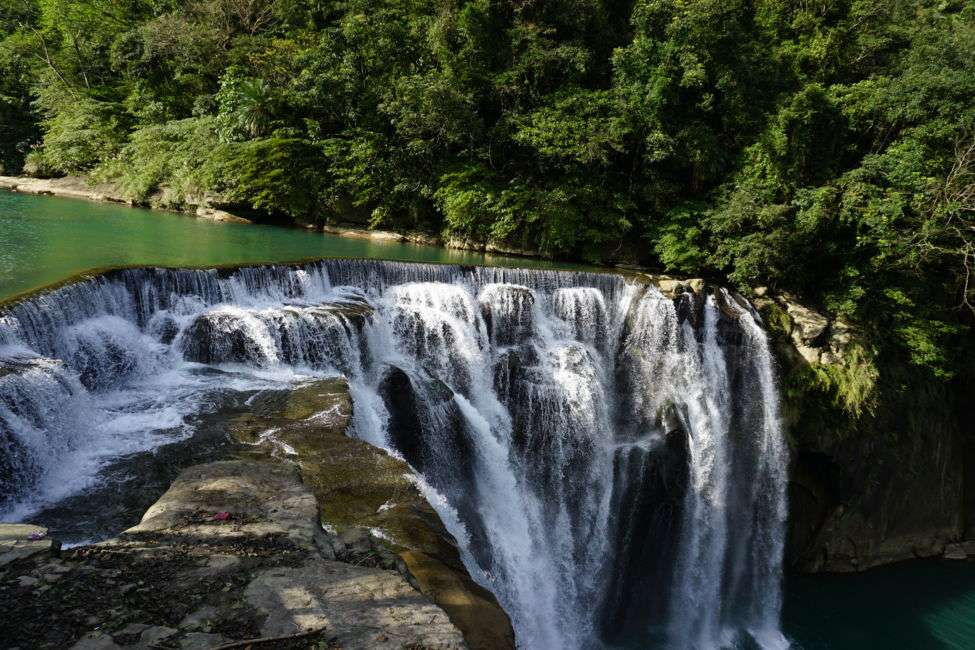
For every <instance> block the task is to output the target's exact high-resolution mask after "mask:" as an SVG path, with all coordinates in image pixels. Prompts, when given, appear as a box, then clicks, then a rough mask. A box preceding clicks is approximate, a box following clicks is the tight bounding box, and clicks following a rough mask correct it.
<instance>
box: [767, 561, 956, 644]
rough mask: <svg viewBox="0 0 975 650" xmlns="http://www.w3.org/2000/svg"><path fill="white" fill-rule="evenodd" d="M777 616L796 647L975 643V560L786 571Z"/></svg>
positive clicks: (912, 562) (913, 562)
mask: <svg viewBox="0 0 975 650" xmlns="http://www.w3.org/2000/svg"><path fill="white" fill-rule="evenodd" d="M782 619H783V621H782V623H783V628H784V631H785V633H786V635H787V636H788V637H789V638H790V639H791V640H792V641H793V642H794V644H795V645H794V646H793V647H794V648H796V649H797V650H826V649H828V650H854V649H856V650H871V649H873V648H877V649H881V648H883V649H887V648H904V649H917V650H963V649H970V648H975V562H958V561H946V560H917V561H911V562H904V563H900V564H896V565H893V566H889V567H882V568H878V569H872V570H870V571H865V572H863V573H858V574H851V575H816V576H790V577H789V578H788V580H787V581H786V598H785V611H784V612H783V616H782Z"/></svg>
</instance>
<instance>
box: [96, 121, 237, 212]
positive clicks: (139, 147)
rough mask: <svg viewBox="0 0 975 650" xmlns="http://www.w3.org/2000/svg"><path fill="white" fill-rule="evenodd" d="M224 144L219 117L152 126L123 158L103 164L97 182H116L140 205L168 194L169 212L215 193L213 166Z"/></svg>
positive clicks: (134, 138) (132, 142)
mask: <svg viewBox="0 0 975 650" xmlns="http://www.w3.org/2000/svg"><path fill="white" fill-rule="evenodd" d="M219 142H220V141H219V137H218V127H217V120H216V119H215V118H213V117H206V118H187V119H184V120H176V121H172V122H166V123H165V124H160V125H154V126H146V127H143V128H141V129H136V130H135V131H133V132H132V134H131V136H130V137H129V142H128V144H126V146H125V147H124V148H123V149H122V151H121V153H120V155H119V156H118V157H116V158H114V159H112V160H109V161H106V162H105V163H103V164H102V166H101V167H100V168H99V169H98V170H97V173H96V176H98V177H100V178H103V179H115V180H116V182H118V184H119V186H120V187H121V189H122V190H123V192H124V193H125V194H126V195H127V196H128V197H129V198H131V199H133V200H136V201H138V202H146V201H148V200H149V199H150V198H151V197H152V196H153V195H154V194H156V193H158V192H161V191H164V190H165V191H166V192H167V196H168V200H167V201H166V203H167V204H168V207H177V206H179V205H180V204H182V203H184V202H185V199H186V197H187V196H197V197H199V196H201V195H202V194H203V193H204V192H205V191H206V190H207V189H208V188H209V187H208V186H209V184H210V182H211V179H210V178H209V176H208V175H207V165H208V161H210V160H211V159H212V156H213V155H214V152H215V151H216V150H217V147H218V145H219Z"/></svg>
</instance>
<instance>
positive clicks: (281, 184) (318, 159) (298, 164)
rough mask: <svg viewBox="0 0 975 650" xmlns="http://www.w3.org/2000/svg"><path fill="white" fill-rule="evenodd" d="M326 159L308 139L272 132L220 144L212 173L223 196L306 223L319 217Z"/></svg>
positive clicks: (214, 185) (212, 165) (212, 179)
mask: <svg viewBox="0 0 975 650" xmlns="http://www.w3.org/2000/svg"><path fill="white" fill-rule="evenodd" d="M323 163H324V161H323V158H322V155H321V153H320V152H319V150H318V149H317V148H316V147H314V146H312V145H310V144H309V143H308V142H306V141H304V140H302V139H300V138H294V137H287V136H272V137H269V138H264V139H260V140H248V141H247V142H242V143H230V144H225V145H223V146H221V147H219V148H218V149H217V150H216V151H214V152H213V158H212V160H210V161H209V162H208V164H207V168H208V169H207V173H208V174H209V176H210V180H211V186H212V187H213V189H215V190H216V191H217V192H219V193H220V194H221V195H222V196H223V197H224V200H227V201H231V202H235V203H241V204H245V205H247V206H249V207H250V208H251V209H253V210H257V211H262V212H265V213H267V214H269V215H274V214H283V215H286V216H288V217H290V218H291V219H293V220H295V221H299V222H302V221H305V222H307V221H314V220H315V219H316V218H317V217H318V215H317V212H316V210H317V206H318V205H319V196H318V193H319V188H321V187H322V174H321V171H320V170H321V169H322V167H323Z"/></svg>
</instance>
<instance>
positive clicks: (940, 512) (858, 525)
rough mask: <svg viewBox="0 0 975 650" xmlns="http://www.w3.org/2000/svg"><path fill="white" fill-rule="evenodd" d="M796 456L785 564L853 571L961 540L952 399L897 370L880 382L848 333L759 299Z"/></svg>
mask: <svg viewBox="0 0 975 650" xmlns="http://www.w3.org/2000/svg"><path fill="white" fill-rule="evenodd" d="M753 304H755V306H756V307H757V308H758V309H759V311H760V313H761V314H762V317H763V318H764V320H765V322H766V325H767V327H768V329H769V332H770V335H771V336H772V337H773V341H774V344H775V349H776V352H777V356H778V359H779V366H780V379H781V384H782V389H783V390H782V394H783V402H784V404H783V406H784V408H783V415H784V417H785V419H786V424H787V426H788V431H789V435H790V442H791V446H792V466H791V468H790V483H789V498H790V508H789V542H788V546H787V562H788V564H789V565H790V566H791V568H793V569H794V570H800V571H836V572H845V571H857V570H863V569H867V568H870V567H873V566H877V565H880V564H886V563H889V562H895V561H899V560H905V559H910V558H915V557H931V556H937V555H941V554H942V553H943V552H944V551H945V548H946V545H947V544H950V543H952V542H956V541H959V540H961V539H962V538H963V537H964V536H965V519H966V517H965V505H964V495H965V481H966V476H967V474H970V473H971V469H966V466H965V463H964V462H963V458H964V456H965V453H964V452H965V436H964V435H963V427H962V420H961V418H960V416H959V411H958V405H957V404H956V402H955V392H954V391H953V389H952V388H951V387H949V386H946V385H943V384H937V383H935V382H931V381H929V380H927V379H926V378H925V377H921V376H920V375H919V373H918V372H917V371H916V370H913V369H911V368H910V367H909V366H907V365H906V364H904V363H897V362H896V361H894V362H887V363H889V364H890V365H888V366H887V367H885V368H883V371H881V370H878V363H880V362H879V361H878V360H877V359H876V358H875V353H874V352H873V351H872V349H871V348H870V344H869V341H868V340H866V337H865V336H864V335H862V334H861V333H859V332H857V330H856V329H855V328H853V327H852V326H851V325H850V324H849V323H847V322H845V321H843V320H838V319H833V318H830V317H828V316H826V315H825V314H824V313H822V312H820V311H818V310H816V309H812V308H810V307H808V306H806V305H803V304H801V303H800V302H799V301H798V300H797V299H796V297H795V296H792V295H790V294H786V293H779V294H775V293H773V292H770V291H767V290H764V289H759V290H757V291H756V293H755V296H754V297H753Z"/></svg>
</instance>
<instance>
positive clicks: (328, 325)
mask: <svg viewBox="0 0 975 650" xmlns="http://www.w3.org/2000/svg"><path fill="white" fill-rule="evenodd" d="M756 319H757V316H755V315H754V314H753V312H752V311H751V310H750V308H749V307H748V306H747V304H745V303H744V302H743V301H740V300H739V299H737V298H736V297H735V296H732V295H730V294H728V293H727V292H724V291H716V292H714V293H712V295H710V296H708V297H706V298H705V297H702V296H695V295H693V294H689V293H688V294H684V295H683V296H681V297H680V298H679V299H678V300H677V301H676V302H675V301H674V300H670V299H668V298H665V297H664V296H663V295H661V294H660V293H659V292H658V291H657V290H656V289H654V288H650V287H646V286H644V285H641V284H638V283H632V282H627V281H625V280H624V279H622V278H621V277H618V276H612V275H600V274H583V273H567V272H548V271H517V270H504V269H490V268H470V267H452V266H434V265H411V264H396V263H386V262H370V261H351V260H345V261H340V260H335V261H327V262H321V263H317V264H311V265H307V266H304V267H300V268H299V267H260V268H249V269H240V270H238V271H233V272H230V271H226V272H217V271H174V270H126V271H118V272H112V273H109V274H107V275H104V276H99V277H98V278H95V279H91V280H86V281H83V282H80V283H77V284H74V285H69V286H67V287H64V288H61V289H58V290H55V291H52V292H50V293H47V294H44V295H39V296H36V297H34V298H31V299H29V300H27V301H25V302H22V303H20V304H17V305H15V306H13V307H12V308H10V309H9V310H8V311H7V312H6V313H5V314H0V517H2V518H4V519H16V518H22V517H25V516H28V515H29V514H30V513H31V512H32V511H33V510H36V508H38V507H39V506H40V505H42V504H43V503H45V502H50V501H51V500H56V499H58V498H60V497H63V496H64V495H65V494H68V493H71V492H72V491H74V492H77V491H79V490H81V489H83V488H84V487H85V486H86V485H87V484H88V483H90V482H91V481H92V480H95V476H96V474H97V470H98V468H99V467H100V466H101V465H102V464H104V462H106V460H108V459H110V458H112V457H115V456H118V455H119V454H124V453H130V452H131V451H133V450H138V449H149V448H152V447H153V446H156V445H159V444H163V443H164V442H170V441H172V440H174V439H176V438H178V437H179V436H181V435H185V434H186V433H185V432H186V429H187V427H189V426H190V425H189V424H188V422H189V419H188V418H190V416H191V415H193V414H195V413H199V412H201V411H203V410H205V409H206V408H208V403H209V402H208V398H207V395H208V394H211V393H212V392H213V391H217V390H228V389H240V390H244V389H248V390H254V389H260V388H266V387H280V386H282V385H286V384H289V383H294V382H300V381H304V380H306V379H308V378H312V377H318V376H323V375H334V374H344V375H345V376H346V377H347V378H348V381H349V385H350V388H351V391H352V397H353V400H354V403H355V419H354V421H353V430H354V434H355V435H357V436H359V437H361V438H363V439H365V440H367V441H369V442H372V443H373V444H377V445H381V446H384V447H386V448H387V449H389V450H390V451H391V452H392V453H395V454H397V455H399V456H401V457H403V458H404V459H405V460H407V461H408V462H409V463H410V464H411V465H412V466H413V467H414V468H415V470H416V471H417V474H418V479H417V480H418V483H419V484H420V486H421V488H422V489H423V491H424V493H425V494H427V496H428V498H430V500H431V502H432V503H433V504H434V506H435V507H437V508H438V509H440V511H441V514H442V517H443V519H444V521H445V523H446V524H447V525H448V527H449V528H450V530H451V532H452V533H453V534H454V535H455V536H456V537H457V539H458V541H459V542H460V544H461V546H462V550H463V555H464V560H465V562H466V564H467V565H468V569H469V570H470V572H471V574H472V576H474V577H475V579H477V580H478V581H480V582H481V583H482V584H484V585H485V586H486V587H488V588H489V589H491V590H492V591H493V592H494V593H495V594H496V595H497V597H498V599H499V601H500V602H501V604H502V605H503V606H504V608H505V609H506V611H507V612H508V613H509V615H510V616H511V618H512V622H513V624H514V627H515V630H516V635H517V639H518V643H519V645H520V646H521V647H523V648H532V649H535V648H543V649H544V648H598V647H633V648H636V647H674V648H700V649H706V648H723V647H739V646H740V647H745V646H747V645H748V644H752V645H754V644H757V645H758V646H759V647H762V648H782V647H787V646H788V643H787V642H786V640H785V639H784V637H783V636H782V634H781V633H780V632H779V627H778V616H779V609H780V605H781V595H780V585H779V582H780V565H781V556H782V547H783V536H784V523H785V517H786V512H785V491H784V490H785V480H786V478H785V465H786V450H785V447H784V442H783V436H782V432H781V429H780V426H779V416H778V412H777V395H776V390H775V385H774V377H773V372H772V362H771V357H770V353H769V349H768V345H767V342H766V339H765V335H764V332H763V331H762V329H761V326H760V324H759V323H758V322H757V320H756ZM66 477H71V478H70V480H66ZM86 481H87V483H86Z"/></svg>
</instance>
